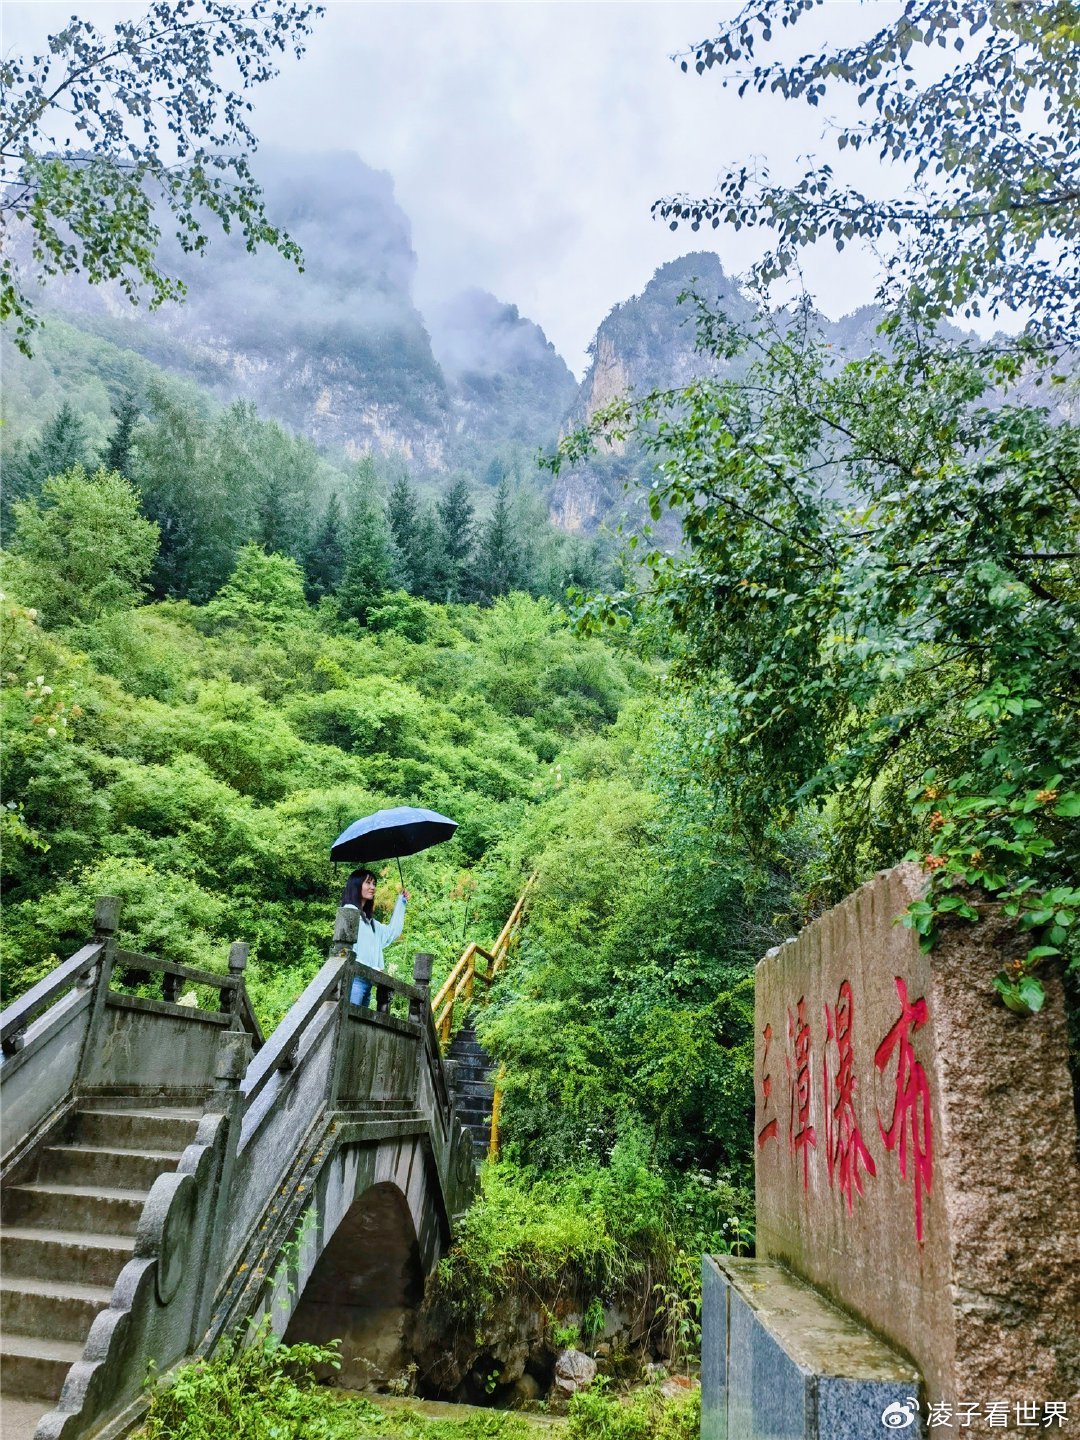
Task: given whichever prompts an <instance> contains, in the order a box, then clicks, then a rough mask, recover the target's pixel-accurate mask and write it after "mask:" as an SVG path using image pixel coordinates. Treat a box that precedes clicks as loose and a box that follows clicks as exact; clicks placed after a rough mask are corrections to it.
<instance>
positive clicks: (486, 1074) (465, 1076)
mask: <svg viewBox="0 0 1080 1440" xmlns="http://www.w3.org/2000/svg"><path fill="white" fill-rule="evenodd" d="M451 1064H452V1070H451V1077H452V1079H451V1084H458V1081H465V1080H490V1079H491V1071H492V1070H494V1066H481V1064H475V1066H474V1064H472V1063H471V1061H465V1060H455V1061H452V1063H451Z"/></svg>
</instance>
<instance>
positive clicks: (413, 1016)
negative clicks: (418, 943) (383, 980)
mask: <svg viewBox="0 0 1080 1440" xmlns="http://www.w3.org/2000/svg"><path fill="white" fill-rule="evenodd" d="M431 965H432V957H431V956H430V955H428V954H427V953H426V952H425V951H422V950H420V951H417V953H416V954H415V955H414V956H413V984H414V985H416V986H418V987H419V988H420V989H422V990H423V992H424V994H423V997H422V998H421V997H419V996H414V997H413V998H412V999H410V1001H409V1019H410V1020H413V1021H416V1022H417V1023H418V1024H421V1025H422V1024H423V1022H424V1011H425V1010H430V1009H431V999H430V995H429V992H430V989H431Z"/></svg>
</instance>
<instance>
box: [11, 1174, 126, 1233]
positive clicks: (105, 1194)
mask: <svg viewBox="0 0 1080 1440" xmlns="http://www.w3.org/2000/svg"><path fill="white" fill-rule="evenodd" d="M147 1193H148V1190H124V1189H120V1188H115V1189H114V1188H113V1187H112V1186H109V1187H104V1186H101V1185H60V1184H44V1183H42V1182H38V1183H37V1184H34V1185H11V1186H9V1187H8V1189H7V1190H5V1191H4V1219H5V1220H6V1221H8V1222H9V1223H14V1224H17V1225H23V1226H27V1225H31V1226H34V1227H35V1228H37V1229H40V1230H41V1231H42V1232H43V1233H44V1234H50V1233H53V1232H55V1231H57V1230H87V1231H97V1232H98V1233H102V1234H107V1235H118V1236H119V1235H134V1234H135V1227H136V1226H137V1225H138V1223H139V1216H140V1215H141V1214H142V1208H143V1206H144V1204H145V1203H146V1196H147Z"/></svg>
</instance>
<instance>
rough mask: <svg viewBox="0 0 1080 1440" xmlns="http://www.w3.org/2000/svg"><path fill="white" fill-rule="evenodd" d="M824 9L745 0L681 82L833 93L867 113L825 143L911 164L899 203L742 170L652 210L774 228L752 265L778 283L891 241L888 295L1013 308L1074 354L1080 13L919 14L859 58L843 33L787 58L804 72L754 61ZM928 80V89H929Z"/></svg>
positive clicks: (1029, 8) (830, 131)
mask: <svg viewBox="0 0 1080 1440" xmlns="http://www.w3.org/2000/svg"><path fill="white" fill-rule="evenodd" d="M818 3H820V0H818ZM814 9H815V4H814V0H805V3H802V4H792V3H791V0H750V3H747V4H744V5H743V6H742V7H741V8H740V10H739V11H738V13H737V14H736V15H735V16H734V17H733V18H732V19H730V20H728V21H727V22H726V23H725V24H724V26H723V27H722V29H721V31H720V33H719V34H718V35H717V36H715V37H714V38H712V39H708V40H704V41H702V42H701V43H700V44H699V45H697V46H695V47H694V49H693V58H692V59H691V58H690V57H689V56H687V58H685V59H684V60H683V61H682V68H683V70H687V69H688V68H689V66H690V65H691V64H692V65H693V67H694V69H695V70H696V71H697V73H698V74H699V75H700V74H703V73H704V72H705V71H706V70H709V69H712V68H714V67H715V68H716V69H717V70H718V71H719V72H720V75H721V79H722V81H723V83H724V84H725V85H732V86H737V88H738V93H739V95H740V96H742V95H744V94H745V93H746V92H747V91H748V90H755V91H757V92H759V93H763V92H766V91H768V92H779V93H780V94H781V95H783V96H784V97H785V99H791V100H803V101H805V102H806V103H807V104H808V105H810V106H813V107H815V108H817V107H819V105H820V103H821V102H822V101H824V100H826V97H827V95H828V94H829V92H830V91H832V90H833V89H834V88H835V87H848V89H849V92H850V91H855V92H857V95H858V103H859V106H860V107H864V109H865V115H864V116H860V118H859V119H858V120H857V121H855V122H851V121H843V122H839V121H836V120H831V122H830V124H829V125H828V126H827V127H826V130H825V134H826V135H828V136H829V138H830V139H831V140H832V142H833V143H834V144H835V146H836V148H837V150H838V151H839V152H843V151H844V150H847V149H851V150H854V151H859V150H864V149H865V150H866V151H868V152H870V153H871V154H873V155H875V156H876V157H877V159H878V161H879V162H880V163H881V164H882V165H883V166H888V165H898V166H900V167H901V171H902V174H901V178H900V179H899V182H898V184H897V188H896V193H893V194H891V195H890V194H886V195H880V192H879V196H878V197H873V196H870V195H867V194H865V193H863V192H861V191H860V190H858V189H856V188H855V187H854V186H851V185H844V184H842V183H841V182H839V181H838V180H837V178H836V176H835V174H834V172H833V169H832V167H831V166H830V165H829V164H827V163H825V162H818V163H815V164H813V165H812V166H811V167H810V168H809V169H808V170H807V171H806V173H805V174H804V175H803V176H802V177H801V178H800V179H799V180H798V181H796V182H795V183H794V184H793V185H792V184H783V183H780V184H777V183H772V182H771V179H770V176H769V173H768V170H767V169H764V168H763V167H761V166H759V165H747V164H745V163H743V162H741V161H736V162H735V163H734V164H732V165H730V166H729V167H728V168H726V169H724V170H722V171H721V175H720V180H719V184H718V187H717V192H716V194H715V195H714V196H713V197H711V198H709V199H707V200H690V199H688V198H686V197H685V196H681V197H678V198H676V199H671V200H665V201H662V202H658V203H657V205H656V206H655V207H654V208H655V209H656V210H657V211H658V213H659V214H660V215H662V216H663V217H665V218H667V219H669V220H670V221H671V224H672V228H673V229H674V228H676V226H677V225H678V223H679V222H680V221H683V220H686V221H689V222H690V224H691V227H692V228H693V229H694V230H697V229H698V228H699V227H700V226H701V225H702V224H703V223H709V224H711V225H712V226H713V227H714V228H716V227H717V226H719V225H720V224H721V223H723V224H726V225H733V226H734V227H735V228H736V229H740V228H741V227H742V226H744V225H745V226H764V227H767V228H769V229H771V230H773V231H774V232H775V233H776V242H775V244H774V246H773V247H772V248H771V249H770V251H769V252H768V253H767V255H766V256H765V257H764V259H763V260H761V261H760V262H759V264H758V266H757V267H756V268H757V273H758V275H759V276H760V277H761V278H763V279H764V280H766V281H769V280H772V279H774V278H775V277H776V276H778V275H780V274H783V273H784V272H785V271H787V270H789V269H790V268H791V267H792V266H793V265H795V263H796V260H797V256H798V252H799V250H800V248H801V247H803V246H805V245H812V244H814V243H816V242H817V241H819V240H826V241H828V240H831V241H832V242H833V244H834V245H835V247H836V249H837V250H842V249H843V248H844V245H845V244H846V243H850V241H852V240H853V239H860V238H861V239H865V240H868V241H870V242H871V243H873V242H881V241H889V242H891V243H897V244H898V247H899V253H898V254H896V255H894V257H893V259H892V260H891V262H890V264H889V266H888V269H887V270H886V275H885V280H884V283H883V286H882V289H883V292H884V294H885V296H886V297H888V296H889V295H890V294H891V295H892V296H893V298H895V296H896V290H897V284H898V282H899V284H900V285H902V287H903V290H904V291H905V292H906V293H907V295H908V297H909V298H910V299H912V300H914V301H916V302H918V303H919V304H920V305H921V306H922V307H923V308H924V310H926V311H928V312H929V313H930V314H931V315H941V314H952V313H955V312H957V311H962V312H963V313H964V314H966V315H978V314H979V313H980V311H981V310H982V309H984V308H985V309H986V310H988V311H989V313H990V314H994V315H996V314H1001V313H1002V312H1008V311H1010V310H1011V311H1016V312H1019V313H1020V314H1021V315H1023V316H1025V317H1026V318H1027V323H1028V326H1029V329H1030V330H1031V331H1032V332H1034V333H1041V334H1042V335H1044V336H1047V335H1048V336H1051V337H1054V338H1056V339H1071V340H1073V341H1075V339H1076V336H1077V314H1078V312H1077V307H1076V295H1077V291H1078V288H1080V230H1078V229H1077V225H1076V194H1077V189H1078V186H1080V158H1078V157H1080V118H1078V117H1080V92H1078V89H1077V69H1076V64H1075V58H1076V48H1077V44H1078V43H1080V7H1078V6H1077V5H1076V4H1074V3H1068V0H1056V3H1054V4H1029V5H999V4H996V3H988V0H981V3H972V4H965V5H959V4H957V3H956V0H921V3H919V4H918V5H915V6H906V7H905V8H904V10H903V12H902V13H900V14H898V15H895V16H890V17H889V18H888V19H887V20H886V21H884V22H883V23H881V24H874V25H872V26H870V27H869V29H868V32H867V35H866V37H865V38H863V37H860V38H858V39H856V40H855V41H854V43H852V41H851V38H850V37H849V36H848V35H847V34H845V35H844V38H843V41H842V43H839V44H827V45H825V46H824V47H823V48H821V49H819V50H818V51H817V52H816V53H809V54H807V53H804V52H803V51H801V50H800V51H799V52H795V51H789V53H791V54H794V53H798V54H799V59H797V60H794V61H793V60H789V59H786V58H781V57H780V56H775V55H774V56H769V55H766V58H765V59H764V60H759V59H758V58H757V57H758V56H759V55H760V54H761V53H762V52H763V51H765V50H766V49H767V47H768V46H769V45H770V43H772V42H773V41H774V39H778V38H779V35H780V30H781V28H784V29H786V28H787V27H788V26H792V27H794V26H796V25H798V24H799V23H800V22H801V21H803V20H805V19H806V15H807V13H808V12H810V11H813V10H814ZM922 50H925V51H929V52H930V54H931V55H933V56H937V55H938V54H939V51H940V52H945V53H946V54H947V53H948V52H949V51H952V52H954V55H955V57H956V58H954V57H953V56H950V58H949V61H948V62H947V63H945V64H944V65H943V66H938V65H937V64H935V63H934V62H933V61H932V60H929V59H919V58H918V57H919V52H920V51H922ZM752 60H753V61H756V63H753V64H752V65H751V64H749V63H748V62H750V61H752ZM924 65H925V67H926V68H925V70H921V67H922V66H924ZM920 71H921V73H923V74H926V75H929V76H933V78H932V79H930V80H929V81H928V83H923V84H921V85H920V84H919V83H918V81H917V79H916V78H915V76H916V75H917V74H919V73H920ZM893 237H898V240H897V241H896V242H893Z"/></svg>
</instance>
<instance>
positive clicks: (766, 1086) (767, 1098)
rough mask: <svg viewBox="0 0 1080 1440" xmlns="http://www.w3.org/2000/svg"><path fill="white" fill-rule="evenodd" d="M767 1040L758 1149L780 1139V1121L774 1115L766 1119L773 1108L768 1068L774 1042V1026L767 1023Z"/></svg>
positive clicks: (762, 1071)
mask: <svg viewBox="0 0 1080 1440" xmlns="http://www.w3.org/2000/svg"><path fill="white" fill-rule="evenodd" d="M761 1033H762V1036H763V1037H764V1040H765V1049H764V1050H763V1052H762V1055H761V1118H762V1120H764V1121H765V1123H764V1124H763V1125H762V1127H761V1129H760V1130H759V1131H758V1137H757V1143H758V1149H759V1150H763V1149H764V1148H765V1144H766V1142H767V1141H769V1140H776V1141H777V1142H778V1143H779V1140H780V1122H779V1120H778V1119H777V1118H776V1116H775V1115H774V1116H773V1117H772V1119H771V1120H766V1119H765V1117H766V1116H767V1115H768V1113H769V1110H770V1109H771V1108H772V1103H773V1102H772V1075H771V1074H770V1073H769V1071H768V1070H766V1068H765V1067H766V1065H768V1063H769V1046H770V1044H771V1043H772V1026H771V1025H766V1026H765V1029H764V1030H763V1031H762V1032H761Z"/></svg>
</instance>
